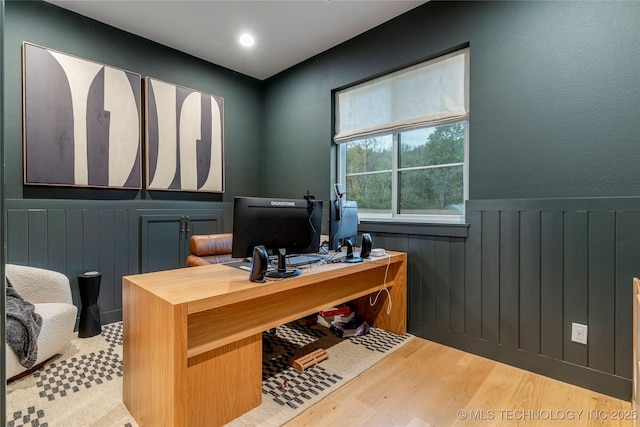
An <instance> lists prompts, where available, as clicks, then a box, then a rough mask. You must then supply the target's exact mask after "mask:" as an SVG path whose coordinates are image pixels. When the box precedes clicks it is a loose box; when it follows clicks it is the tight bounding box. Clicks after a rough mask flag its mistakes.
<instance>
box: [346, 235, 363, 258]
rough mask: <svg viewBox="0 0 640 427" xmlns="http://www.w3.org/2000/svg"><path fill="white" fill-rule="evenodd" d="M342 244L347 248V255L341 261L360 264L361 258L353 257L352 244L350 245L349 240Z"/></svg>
mask: <svg viewBox="0 0 640 427" xmlns="http://www.w3.org/2000/svg"><path fill="white" fill-rule="evenodd" d="M344 244H345V245H346V246H347V255H345V257H344V258H343V259H342V261H343V262H350V263H355V262H362V258H360V257H355V256H353V243H351V239H347V240H345V241H344Z"/></svg>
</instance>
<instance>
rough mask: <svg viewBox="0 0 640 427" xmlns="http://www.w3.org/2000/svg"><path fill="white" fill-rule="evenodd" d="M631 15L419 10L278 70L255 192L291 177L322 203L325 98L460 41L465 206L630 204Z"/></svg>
mask: <svg viewBox="0 0 640 427" xmlns="http://www.w3.org/2000/svg"><path fill="white" fill-rule="evenodd" d="M639 9H640V3H638V2H440V1H435V2H429V3H427V4H426V5H423V6H420V7H419V8H417V9H415V10H413V11H410V12H408V13H406V14H405V15H403V16H401V17H399V18H397V19H394V20H392V21H390V22H388V23H386V24H384V25H381V26H379V27H377V28H375V29H373V30H371V31H369V32H367V33H365V34H363V35H361V36H359V37H357V38H355V39H353V40H351V41H349V42H346V43H344V44H342V45H340V46H338V47H336V48H334V49H331V50H329V51H327V52H325V53H323V54H320V55H318V56H316V57H315V58H313V59H311V60H309V61H307V62H305V63H303V64H300V65H298V66H295V67H293V68H291V69H289V70H288V71H286V72H283V73H280V74H278V75H276V76H274V77H273V78H271V79H269V80H267V81H266V85H265V90H266V92H265V93H266V98H265V99H266V101H265V129H266V133H265V144H266V146H265V148H266V149H265V155H266V157H265V158H266V162H265V185H266V188H268V189H274V188H282V187H287V186H290V185H294V186H296V184H291V175H293V176H296V177H300V176H302V177H303V182H304V183H305V185H307V186H310V187H314V188H322V189H323V190H324V193H323V194H322V196H323V197H329V195H330V184H331V182H333V180H334V179H335V178H334V177H333V176H331V173H330V168H331V160H332V156H331V155H330V147H331V135H332V129H331V126H332V118H331V108H330V106H331V91H332V90H333V89H335V88H338V87H341V86H344V85H349V84H352V83H353V82H356V81H359V80H361V79H366V78H369V77H371V76H374V75H376V74H379V73H385V72H388V71H389V70H393V69H395V68H398V67H402V66H405V65H407V64H409V63H413V62H416V61H420V60H422V59H425V58H430V57H433V56H435V55H438V54H439V53H441V52H443V51H446V50H449V49H452V48H454V47H456V46H459V45H462V44H466V43H468V44H469V46H470V48H471V63H470V69H471V85H470V86H471V89H470V90H471V93H470V101H471V105H470V110H471V113H470V127H469V141H470V142H469V144H470V145H469V147H470V148H469V156H470V161H469V170H470V172H469V177H470V190H469V195H470V198H471V199H503V198H507V199H512V198H550V197H611V196H640V168H638V159H640V143H639V140H638V135H640V120H639V119H638V118H639V115H640V96H638V82H639V81H640V48H639V46H640V18H639V14H640V13H639ZM283 152H286V153H290V154H291V156H292V158H293V159H295V160H296V161H297V162H299V163H298V164H297V165H295V164H294V165H293V166H292V165H291V164H289V163H286V162H285V159H283V158H282V156H281V153H283ZM309 158H311V159H313V161H310V160H308V159H309ZM305 159H307V160H305ZM302 164H305V166H302ZM299 172H303V174H302V175H300V174H299ZM301 185H302V183H300V184H297V186H298V187H299V186H301ZM299 189H301V188H300V187H299V188H296V191H298V192H299Z"/></svg>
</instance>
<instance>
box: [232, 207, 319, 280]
mask: <svg viewBox="0 0 640 427" xmlns="http://www.w3.org/2000/svg"><path fill="white" fill-rule="evenodd" d="M321 227H322V201H320V200H315V199H281V198H262V197H235V198H234V203H233V243H232V247H231V252H232V256H233V257H234V258H248V257H252V256H253V248H254V247H256V246H260V245H263V246H264V247H265V248H266V249H267V250H268V251H270V253H271V254H273V255H277V256H278V269H277V270H276V271H268V272H267V277H272V278H285V277H293V276H297V275H299V274H300V271H299V270H297V269H289V270H287V267H286V256H287V255H290V254H306V253H316V252H318V251H319V250H320V232H321Z"/></svg>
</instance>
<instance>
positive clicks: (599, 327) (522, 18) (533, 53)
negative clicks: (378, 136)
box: [264, 1, 640, 399]
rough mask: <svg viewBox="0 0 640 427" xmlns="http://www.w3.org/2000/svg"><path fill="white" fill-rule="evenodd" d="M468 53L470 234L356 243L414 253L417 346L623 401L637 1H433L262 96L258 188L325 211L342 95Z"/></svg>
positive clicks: (638, 51) (638, 257) (632, 265)
mask: <svg viewBox="0 0 640 427" xmlns="http://www.w3.org/2000/svg"><path fill="white" fill-rule="evenodd" d="M465 45H468V46H469V47H470V51H471V53H470V61H471V62H470V73H471V75H470V126H469V182H470V189H469V196H470V199H471V200H470V201H469V202H468V203H467V207H466V215H467V218H466V219H467V223H468V230H465V231H467V232H466V233H464V235H463V236H461V235H460V234H459V231H460V229H457V230H451V229H448V228H444V227H437V226H424V225H422V226H421V225H411V226H406V225H405V226H401V225H399V224H376V223H366V222H365V223H363V224H361V226H360V230H361V231H367V232H370V233H372V235H373V238H374V245H375V246H379V247H386V248H387V249H395V250H400V251H406V252H407V253H408V261H409V267H408V273H407V286H408V298H407V304H408V319H407V322H408V328H409V331H410V332H411V333H414V334H416V335H418V336H420V337H423V338H427V339H431V340H434V341H437V342H441V343H444V344H446V345H450V346H454V347H457V348H460V349H463V350H466V351H469V352H472V353H475V354H480V355H483V356H485V357H489V358H492V359H495V360H499V361H503V362H505V363H510V364H512V365H515V366H518V367H521V368H524V369H527V370H530V371H533V372H538V373H541V374H544V375H548V376H551V377H554V378H557V379H560V380H563V381H567V382H570V383H573V384H577V385H580V386H582V387H587V388H591V389H594V390H597V391H600V392H604V393H607V394H611V395H613V396H617V397H620V398H622V399H628V398H629V397H630V394H631V370H632V366H633V365H632V364H633V362H632V343H633V334H632V323H633V322H632V305H631V299H632V283H633V282H632V280H633V277H634V276H640V246H639V244H638V243H637V242H638V241H640V235H639V234H638V231H637V230H638V224H639V223H640V167H638V162H639V161H640V85H639V84H638V82H640V3H638V2H458V1H455V2H441V1H432V2H429V3H427V4H425V5H423V6H420V7H419V8H417V9H415V10H413V11H410V12H408V13H406V14H404V15H402V16H400V17H398V18H397V19H394V20H392V21H390V22H387V23H386V24H383V25H381V26H379V27H377V28H374V29H372V30H370V31H368V32H367V33H365V34H363V35H361V36H359V37H356V38H354V39H352V40H350V41H348V42H346V43H343V44H342V45H340V46H338V47H336V48H334V49H331V50H329V51H327V52H324V53H322V54H320V55H317V56H316V57H314V58H312V59H310V60H308V61H306V62H304V63H302V64H299V65H297V66H295V67H292V68H290V69H289V70H287V71H285V72H282V73H280V74H278V75H276V76H274V77H272V78H270V79H268V80H266V81H265V108H264V111H265V114H264V123H265V151H264V152H265V186H266V188H267V189H268V191H275V190H274V189H280V188H290V189H292V190H294V191H292V193H298V192H300V191H301V190H303V189H304V188H306V187H309V188H312V189H314V190H315V191H317V192H318V194H319V196H320V197H321V198H325V199H326V198H329V197H330V195H331V185H332V183H333V182H334V181H335V156H334V155H333V154H334V151H335V148H332V145H331V135H332V116H331V92H332V91H333V90H335V89H337V88H340V87H343V86H345V85H349V84H352V83H354V82H358V81H360V80H363V79H367V78H370V77H372V76H376V75H379V74H381V73H386V72H389V71H391V70H394V69H397V68H400V67H403V66H406V65H409V64H412V63H415V62H418V61H420V60H423V59H428V58H431V57H434V56H437V55H440V54H441V53H444V52H447V51H449V50H451V49H454V48H457V47H460V46H465ZM285 152H286V153H291V159H292V160H293V161H290V160H288V159H287V160H286V161H285V160H284V159H283V158H282V157H281V154H282V153H285ZM292 177H294V178H292ZM317 189H320V190H317ZM572 322H577V323H583V324H587V325H588V327H589V333H588V338H589V339H588V345H586V346H585V345H582V344H576V343H574V342H572V341H571V339H570V331H571V323H572Z"/></svg>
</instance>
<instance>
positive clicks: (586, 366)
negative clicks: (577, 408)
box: [360, 198, 640, 399]
mask: <svg viewBox="0 0 640 427" xmlns="http://www.w3.org/2000/svg"><path fill="white" fill-rule="evenodd" d="M466 222H467V226H468V229H465V228H463V227H458V228H451V226H446V227H443V228H442V229H440V231H437V232H435V233H433V230H434V229H437V228H438V226H437V225H432V224H430V225H428V226H424V227H420V226H416V225H411V226H407V225H399V226H398V227H397V229H396V230H395V231H394V227H393V226H392V225H390V224H384V225H382V226H381V225H378V224H375V223H368V222H364V221H363V223H362V224H361V225H360V231H363V232H369V233H371V234H372V237H373V241H374V247H384V248H387V249H391V250H401V251H406V252H408V261H409V262H408V270H407V274H408V328H409V332H411V333H413V334H416V335H418V336H420V337H423V338H426V339H431V340H434V341H438V342H441V343H443V344H447V345H451V346H454V347H457V348H460V349H462V350H465V351H469V352H472V353H475V354H480V355H482V356H486V357H489V358H492V359H495V360H499V361H501V362H505V363H508V364H511V365H515V366H518V367H521V368H524V369H527V370H530V371H534V372H538V373H541V374H543V375H547V376H550V377H553V378H557V379H560V380H562V381H566V382H569V383H573V384H576V385H578V386H581V387H585V388H589V389H592V390H596V391H599V392H602V393H606V394H609V395H612V396H616V397H619V398H621V399H629V398H630V396H631V375H632V338H633V337H632V305H631V299H632V282H633V277H634V276H640V226H639V224H640V198H594V199H544V200H538V199H527V200H471V201H469V202H467V205H466ZM574 322H575V323H581V324H584V325H587V326H588V344H587V345H583V344H578V343H575V342H572V341H571V325H572V323H574Z"/></svg>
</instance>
